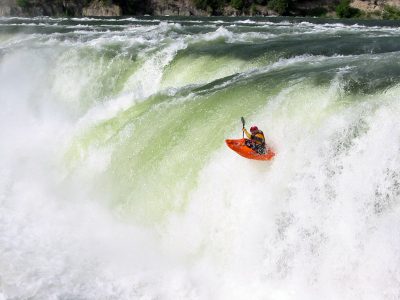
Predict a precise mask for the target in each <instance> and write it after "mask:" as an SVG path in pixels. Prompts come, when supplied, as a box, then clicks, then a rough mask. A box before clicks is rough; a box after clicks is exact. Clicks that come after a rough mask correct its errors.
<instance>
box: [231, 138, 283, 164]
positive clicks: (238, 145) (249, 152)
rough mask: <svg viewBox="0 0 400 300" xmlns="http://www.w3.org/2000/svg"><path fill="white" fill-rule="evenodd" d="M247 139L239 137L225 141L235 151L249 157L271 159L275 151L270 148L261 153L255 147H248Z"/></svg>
mask: <svg viewBox="0 0 400 300" xmlns="http://www.w3.org/2000/svg"><path fill="white" fill-rule="evenodd" d="M245 140H246V139H239V140H225V143H226V144H227V145H228V147H229V148H231V149H232V150H233V151H235V152H236V153H238V154H239V155H241V156H243V157H246V158H249V159H256V160H271V159H272V158H273V157H274V156H275V153H274V151H272V150H271V149H270V148H268V151H267V152H266V153H265V154H259V153H257V152H256V151H254V150H253V149H251V148H249V147H247V146H246V145H245Z"/></svg>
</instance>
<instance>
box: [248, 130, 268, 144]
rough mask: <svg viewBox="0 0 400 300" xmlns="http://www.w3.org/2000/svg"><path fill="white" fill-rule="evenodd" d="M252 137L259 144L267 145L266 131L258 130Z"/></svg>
mask: <svg viewBox="0 0 400 300" xmlns="http://www.w3.org/2000/svg"><path fill="white" fill-rule="evenodd" d="M251 139H252V140H253V141H254V142H255V143H256V144H257V145H262V146H264V145H265V137H264V133H263V132H262V131H261V130H256V131H253V132H252V133H251Z"/></svg>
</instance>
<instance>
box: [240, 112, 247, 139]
mask: <svg viewBox="0 0 400 300" xmlns="http://www.w3.org/2000/svg"><path fill="white" fill-rule="evenodd" d="M240 119H241V120H242V124H243V128H244V125H245V124H246V122H245V121H244V118H243V117H241V118H240ZM242 133H243V138H244V131H243V132H242Z"/></svg>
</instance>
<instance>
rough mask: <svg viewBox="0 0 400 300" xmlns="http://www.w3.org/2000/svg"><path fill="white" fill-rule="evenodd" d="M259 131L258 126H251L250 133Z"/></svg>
mask: <svg viewBox="0 0 400 300" xmlns="http://www.w3.org/2000/svg"><path fill="white" fill-rule="evenodd" d="M257 130H258V127H257V126H251V128H250V132H254V131H257Z"/></svg>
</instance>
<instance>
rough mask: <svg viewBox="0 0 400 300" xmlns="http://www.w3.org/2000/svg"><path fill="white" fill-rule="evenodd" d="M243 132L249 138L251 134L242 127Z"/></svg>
mask: <svg viewBox="0 0 400 300" xmlns="http://www.w3.org/2000/svg"><path fill="white" fill-rule="evenodd" d="M243 132H244V133H245V134H246V136H247V138H249V139H251V134H250V133H249V132H248V131H247V129H246V128H244V127H243Z"/></svg>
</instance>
